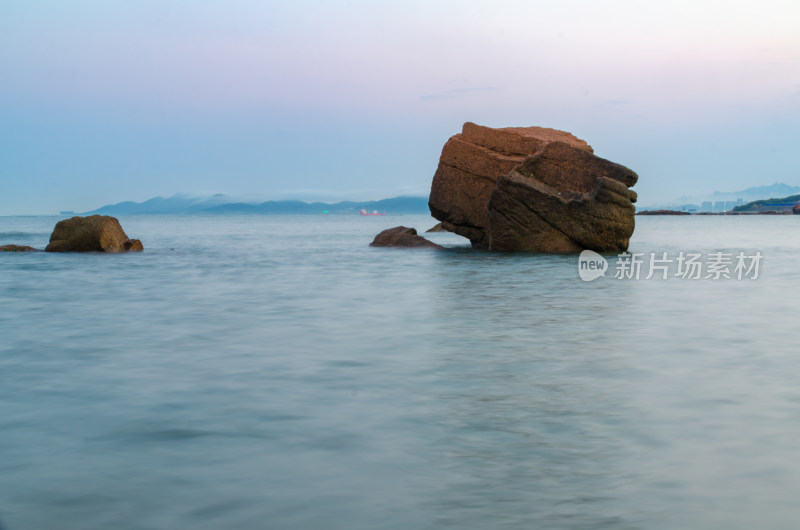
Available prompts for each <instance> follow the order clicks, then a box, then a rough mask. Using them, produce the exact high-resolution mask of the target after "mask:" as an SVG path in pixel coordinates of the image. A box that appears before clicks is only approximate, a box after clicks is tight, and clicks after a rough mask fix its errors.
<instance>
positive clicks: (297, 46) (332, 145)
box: [0, 0, 800, 215]
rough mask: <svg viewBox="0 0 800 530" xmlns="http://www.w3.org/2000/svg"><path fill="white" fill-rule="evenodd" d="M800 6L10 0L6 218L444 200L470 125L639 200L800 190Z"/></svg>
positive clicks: (0, 15) (1, 43) (1, 145)
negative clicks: (504, 134) (602, 178)
mask: <svg viewBox="0 0 800 530" xmlns="http://www.w3.org/2000/svg"><path fill="white" fill-rule="evenodd" d="M798 28H800V3H799V2H797V1H796V0H792V1H778V0H763V1H762V2H759V3H756V2H752V0H751V1H748V2H739V1H736V0H728V1H710V0H694V1H686V0H675V1H670V2H649V1H641V0H637V1H622V0H620V1H605V0H598V1H581V0H562V1H559V2H552V1H548V2H540V1H536V0H533V1H532V0H527V1H521V0H520V1H516V0H495V1H493V2H486V1H485V0H480V1H475V0H458V1H437V0H427V1H416V0H403V1H393V0H383V1H381V2H375V1H358V0H353V1H347V0H331V1H323V0H319V1H310V0H295V1H292V2H273V1H269V0H266V1H264V0H227V1H224V2H223V1H216V0H137V1H135V2H132V1H129V0H125V1H123V0H71V1H68V2H65V1H64V0H31V1H25V2H19V1H13V0H0V197H2V200H0V215H18V214H54V213H58V211H59V210H74V211H87V210H91V209H94V208H97V207H99V206H102V205H104V204H109V203H115V202H120V201H125V200H134V201H142V200H146V199H149V198H151V197H155V196H170V195H173V194H175V193H190V194H198V195H202V194H214V193H224V194H228V195H231V196H235V197H238V198H252V199H253V200H267V199H301V200H328V201H333V200H344V199H354V200H363V199H380V198H386V197H392V196H397V195H417V196H425V195H427V194H428V192H429V191H430V183H431V179H432V177H433V174H434V172H435V170H436V166H437V163H438V158H439V155H440V153H441V149H442V146H443V145H444V143H445V141H446V140H447V139H448V138H449V137H450V136H451V135H453V134H455V133H457V132H459V131H460V130H461V126H462V124H463V123H464V122H465V121H472V122H475V123H479V124H481V125H488V126H492V127H506V126H531V125H537V126H542V127H553V128H556V129H561V130H567V131H569V132H572V133H573V134H575V135H576V136H578V137H580V138H583V139H584V140H586V141H588V142H589V143H590V144H591V145H592V146H593V147H594V149H595V153H596V154H597V155H599V156H602V157H604V158H607V159H609V160H612V161H614V162H618V163H621V164H623V165H626V166H628V167H630V168H631V169H633V170H634V171H636V172H637V173H638V174H639V183H638V184H637V185H636V187H635V190H636V191H637V192H638V193H639V197H640V201H639V203H640V204H648V203H650V204H653V203H660V202H664V201H666V200H670V199H673V198H675V197H679V196H682V195H696V194H703V193H710V192H713V191H715V190H720V191H733V190H738V189H743V188H746V187H749V186H756V185H764V184H772V183H773V182H785V183H787V184H792V185H800V167H798V163H797V153H798V151H800V149H798V145H800V32H799V31H798Z"/></svg>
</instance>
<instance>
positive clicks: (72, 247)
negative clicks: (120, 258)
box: [45, 215, 143, 252]
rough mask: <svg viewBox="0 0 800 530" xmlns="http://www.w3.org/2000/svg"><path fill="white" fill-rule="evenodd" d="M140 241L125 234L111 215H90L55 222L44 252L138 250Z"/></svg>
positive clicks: (140, 244) (140, 249)
mask: <svg viewBox="0 0 800 530" xmlns="http://www.w3.org/2000/svg"><path fill="white" fill-rule="evenodd" d="M142 250H143V247H142V242H141V241H139V240H138V239H130V238H128V236H127V234H125V231H124V230H122V227H121V226H120V224H119V221H118V220H117V219H116V218H115V217H110V216H108V215H90V216H89V217H78V216H76V217H73V218H71V219H65V220H63V221H59V222H58V223H56V226H55V228H54V229H53V233H52V234H51V235H50V244H49V245H47V247H46V248H45V251H46V252H129V251H130V252H140V251H142Z"/></svg>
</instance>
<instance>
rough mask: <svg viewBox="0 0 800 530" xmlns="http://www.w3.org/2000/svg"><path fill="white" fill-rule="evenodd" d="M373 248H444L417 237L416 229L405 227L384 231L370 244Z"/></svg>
mask: <svg viewBox="0 0 800 530" xmlns="http://www.w3.org/2000/svg"><path fill="white" fill-rule="evenodd" d="M369 246H371V247H417V248H420V247H426V248H443V247H442V246H441V245H437V244H436V243H434V242H433V241H428V240H427V239H425V238H424V237H422V236H420V235H417V231H416V229H414V228H408V227H405V226H396V227H394V228H389V229H387V230H384V231H383V232H381V233H380V234H378V235H377V236H375V239H374V240H373V241H372V243H370V244H369Z"/></svg>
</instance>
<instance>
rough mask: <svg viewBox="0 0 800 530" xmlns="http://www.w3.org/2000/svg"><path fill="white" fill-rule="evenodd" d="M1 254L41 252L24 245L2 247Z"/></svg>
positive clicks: (0, 248) (0, 246)
mask: <svg viewBox="0 0 800 530" xmlns="http://www.w3.org/2000/svg"><path fill="white" fill-rule="evenodd" d="M0 252H41V250H39V249H38V248H33V247H28V246H24V245H0Z"/></svg>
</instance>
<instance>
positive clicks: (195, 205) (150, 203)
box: [83, 194, 429, 215]
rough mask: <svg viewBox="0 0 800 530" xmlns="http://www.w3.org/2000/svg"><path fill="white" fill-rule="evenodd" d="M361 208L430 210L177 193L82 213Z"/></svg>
mask: <svg viewBox="0 0 800 530" xmlns="http://www.w3.org/2000/svg"><path fill="white" fill-rule="evenodd" d="M361 210H366V211H367V212H381V213H387V214H425V213H429V210H428V198H427V197H393V198H391V199H383V200H379V201H361V202H359V201H342V202H337V203H324V202H310V203H309V202H303V201H267V202H261V203H247V202H232V201H231V199H230V198H228V197H226V196H224V195H214V196H212V197H192V196H190V195H186V194H177V195H173V196H172V197H168V198H164V197H154V198H152V199H149V200H147V201H144V202H132V201H125V202H120V203H117V204H109V205H106V206H103V207H101V208H98V209H96V210H92V211H90V212H85V214H83V215H93V214H101V215H139V214H148V215H174V214H182V215H187V214H201V215H220V214H222V215H231V214H322V213H335V214H358V213H359V212H360V211H361Z"/></svg>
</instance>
